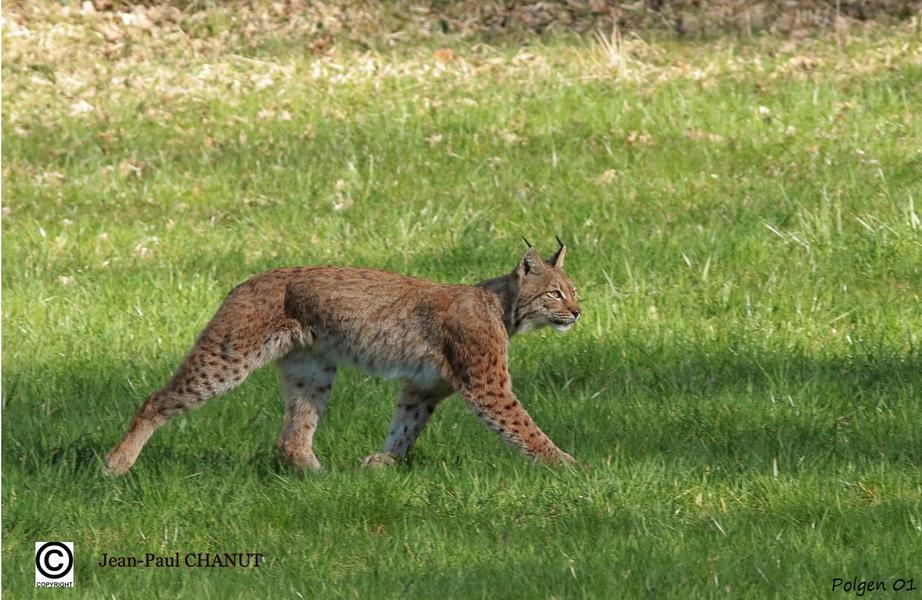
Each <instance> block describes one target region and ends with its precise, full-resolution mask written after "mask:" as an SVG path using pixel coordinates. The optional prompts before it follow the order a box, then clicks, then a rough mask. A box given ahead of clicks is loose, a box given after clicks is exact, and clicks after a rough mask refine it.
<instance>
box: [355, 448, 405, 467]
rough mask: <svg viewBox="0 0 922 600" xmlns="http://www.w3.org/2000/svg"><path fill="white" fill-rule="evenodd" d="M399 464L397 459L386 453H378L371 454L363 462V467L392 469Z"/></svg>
mask: <svg viewBox="0 0 922 600" xmlns="http://www.w3.org/2000/svg"><path fill="white" fill-rule="evenodd" d="M395 464H397V459H396V458H394V456H393V455H391V454H388V453H386V452H376V453H375V454H369V455H368V456H366V457H365V458H364V460H362V466H363V467H368V468H371V469H380V468H381V467H392V466H394V465H395Z"/></svg>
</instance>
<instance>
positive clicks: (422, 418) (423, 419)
mask: <svg viewBox="0 0 922 600" xmlns="http://www.w3.org/2000/svg"><path fill="white" fill-rule="evenodd" d="M451 392H452V390H451V388H447V389H445V388H439V389H435V390H419V389H415V388H413V387H412V386H409V385H408V386H406V387H404V388H403V389H402V390H400V395H399V396H398V397H397V408H396V409H395V410H394V417H393V418H392V419H391V427H390V429H389V430H388V434H387V439H386V440H385V441H384V448H383V449H382V450H381V452H378V453H376V454H371V455H369V456H366V457H365V460H363V461H362V464H363V465H364V466H366V467H378V466H386V465H392V464H394V463H395V462H397V461H399V460H403V459H404V458H406V456H407V453H408V452H409V451H410V449H411V448H412V447H413V444H414V443H415V442H416V438H417V437H419V434H420V432H422V430H423V427H425V426H426V423H428V422H429V418H430V417H432V413H434V412H435V407H436V405H437V404H438V403H439V402H440V401H441V400H443V399H444V398H445V397H446V396H448V395H449V394H451Z"/></svg>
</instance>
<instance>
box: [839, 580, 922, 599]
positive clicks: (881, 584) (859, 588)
mask: <svg viewBox="0 0 922 600" xmlns="http://www.w3.org/2000/svg"><path fill="white" fill-rule="evenodd" d="M917 589H918V588H916V586H915V584H914V583H913V581H912V579H902V578H897V579H894V580H893V581H892V582H890V584H889V585H888V584H887V582H886V581H884V580H883V579H877V580H872V581H867V580H865V579H862V580H860V581H859V580H858V578H857V577H852V578H851V579H850V580H845V579H842V578H841V577H836V578H835V579H833V580H832V591H834V592H846V593H850V594H855V595H856V596H864V595H865V594H866V593H867V592H888V591H889V592H914V591H916V590H917Z"/></svg>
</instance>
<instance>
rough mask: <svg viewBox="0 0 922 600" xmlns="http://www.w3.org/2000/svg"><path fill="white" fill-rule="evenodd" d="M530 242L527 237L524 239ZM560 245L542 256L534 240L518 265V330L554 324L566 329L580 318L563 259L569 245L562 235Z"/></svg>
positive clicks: (574, 289) (515, 324)
mask: <svg viewBox="0 0 922 600" xmlns="http://www.w3.org/2000/svg"><path fill="white" fill-rule="evenodd" d="M525 243H526V244H528V240H525ZM557 243H558V244H560V248H559V249H558V250H557V252H556V253H555V254H554V255H553V256H551V257H550V258H548V259H547V260H542V259H541V256H540V255H539V254H538V251H537V250H535V249H534V248H533V247H532V246H531V244H528V250H527V251H526V252H525V254H524V255H523V256H522V260H520V261H519V266H518V267H516V269H515V278H516V282H517V283H518V291H519V293H518V298H516V300H515V312H514V322H513V325H514V327H515V331H518V332H525V331H529V330H531V329H538V328H539V327H544V326H545V325H552V326H553V327H554V329H556V330H557V331H566V330H567V329H569V328H570V327H572V326H573V324H574V323H576V320H577V319H579V315H580V310H579V306H578V305H577V304H576V288H575V287H574V286H573V282H572V281H570V278H569V277H567V274H566V273H564V272H563V259H564V257H565V256H566V255H567V247H566V246H565V245H564V243H563V242H561V241H560V238H558V239H557Z"/></svg>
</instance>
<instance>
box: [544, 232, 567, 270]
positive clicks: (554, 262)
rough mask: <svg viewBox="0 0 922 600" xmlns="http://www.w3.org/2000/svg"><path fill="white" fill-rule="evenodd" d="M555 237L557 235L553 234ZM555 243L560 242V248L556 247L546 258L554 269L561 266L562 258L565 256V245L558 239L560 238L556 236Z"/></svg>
mask: <svg viewBox="0 0 922 600" xmlns="http://www.w3.org/2000/svg"><path fill="white" fill-rule="evenodd" d="M555 237H557V236H555ZM557 243H558V244H560V248H558V249H557V252H556V253H555V254H554V256H552V257H551V258H550V259H548V261H547V262H548V264H549V265H551V266H552V267H554V268H555V269H562V268H563V259H564V258H565V257H566V256H567V246H566V244H564V243H563V242H561V241H560V238H559V237H557Z"/></svg>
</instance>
